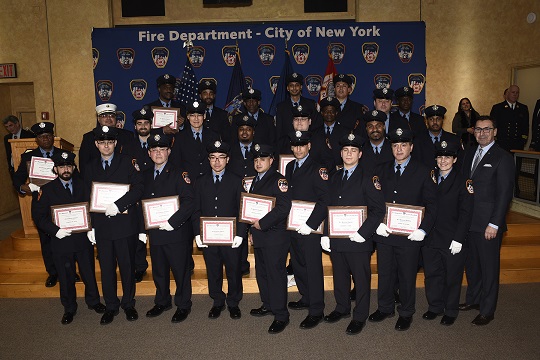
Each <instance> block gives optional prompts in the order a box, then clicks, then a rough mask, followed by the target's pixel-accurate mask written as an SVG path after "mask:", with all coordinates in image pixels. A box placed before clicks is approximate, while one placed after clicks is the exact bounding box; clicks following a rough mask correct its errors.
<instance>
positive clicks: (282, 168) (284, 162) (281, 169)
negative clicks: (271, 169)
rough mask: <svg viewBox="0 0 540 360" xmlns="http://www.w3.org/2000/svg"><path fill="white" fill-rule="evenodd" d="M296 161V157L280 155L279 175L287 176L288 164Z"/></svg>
mask: <svg viewBox="0 0 540 360" xmlns="http://www.w3.org/2000/svg"><path fill="white" fill-rule="evenodd" d="M293 160H294V155H279V173H280V174H281V175H285V168H286V167H287V164H288V163H290V162H291V161H293Z"/></svg>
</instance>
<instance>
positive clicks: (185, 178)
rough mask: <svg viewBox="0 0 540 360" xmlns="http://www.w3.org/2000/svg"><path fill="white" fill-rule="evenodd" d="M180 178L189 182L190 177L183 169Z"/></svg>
mask: <svg viewBox="0 0 540 360" xmlns="http://www.w3.org/2000/svg"><path fill="white" fill-rule="evenodd" d="M182 179H184V181H185V182H186V184H191V179H190V178H189V174H188V172H187V171H184V172H183V173H182Z"/></svg>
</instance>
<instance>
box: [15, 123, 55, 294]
mask: <svg viewBox="0 0 540 360" xmlns="http://www.w3.org/2000/svg"><path fill="white" fill-rule="evenodd" d="M31 130H32V132H33V133H34V134H35V135H36V143H37V145H38V147H37V148H35V149H33V150H27V152H25V153H24V154H22V155H21V162H20V164H19V167H18V168H17V171H16V172H15V173H14V174H13V178H12V179H13V186H14V187H15V190H17V192H18V193H19V194H20V195H21V196H25V195H31V196H32V206H34V203H35V201H36V200H37V194H38V192H39V190H40V187H39V186H38V185H35V184H33V183H31V182H30V183H28V184H27V183H26V180H27V179H28V164H29V163H30V162H31V160H32V157H43V158H51V157H52V156H53V155H54V154H55V153H58V152H60V151H61V150H60V149H59V148H57V147H55V146H54V124H53V123H51V122H47V121H45V122H40V123H38V124H34V125H32V129H31ZM51 171H52V170H51ZM37 230H38V235H39V241H40V243H41V255H42V257H43V262H44V263H45V270H47V273H48V274H49V276H48V277H47V280H46V281H45V286H46V287H53V286H55V285H56V282H57V281H58V272H57V270H56V266H55V264H54V258H53V255H52V249H51V238H50V236H49V235H48V234H47V233H46V232H44V231H43V230H41V229H40V228H39V227H38V228H37Z"/></svg>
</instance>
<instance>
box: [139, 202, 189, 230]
mask: <svg viewBox="0 0 540 360" xmlns="http://www.w3.org/2000/svg"><path fill="white" fill-rule="evenodd" d="M141 204H142V210H143V218H144V228H145V229H146V230H150V229H157V228H159V226H160V225H161V224H164V223H165V222H167V221H168V220H169V219H170V218H171V216H172V215H173V214H174V213H175V212H177V211H178V209H180V199H179V198H178V195H176V196H163V197H159V198H154V199H144V200H142V201H141Z"/></svg>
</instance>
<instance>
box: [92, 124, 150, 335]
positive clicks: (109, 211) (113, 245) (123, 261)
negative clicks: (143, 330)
mask: <svg viewBox="0 0 540 360" xmlns="http://www.w3.org/2000/svg"><path fill="white" fill-rule="evenodd" d="M119 130H121V129H117V128H113V127H108V126H98V127H96V128H95V129H94V131H93V133H94V138H95V141H94V146H95V147H97V149H98V151H99V153H100V156H99V158H96V159H94V160H92V162H90V163H88V167H87V170H86V171H85V172H84V182H85V186H86V190H87V193H88V194H90V193H91V189H92V186H93V183H94V182H105V183H114V184H121V185H129V190H128V191H127V192H126V193H125V194H124V195H123V196H122V197H120V198H119V199H118V200H116V201H115V202H113V203H110V204H104V205H106V206H105V212H104V213H101V212H99V213H98V212H92V213H91V215H92V227H93V229H92V230H91V231H89V232H88V234H87V235H88V239H89V240H90V242H92V243H96V245H97V249H98V253H99V265H100V268H101V283H102V289H103V299H104V300H105V306H106V307H107V311H105V313H104V314H103V316H102V317H101V324H102V325H106V324H109V323H111V322H112V321H113V320H114V317H115V316H116V315H118V313H119V307H120V306H121V307H122V309H124V312H125V314H126V319H127V320H128V321H135V320H137V319H138V317H139V316H138V314H137V310H135V249H136V243H137V241H139V240H140V241H146V234H142V233H138V230H139V221H140V218H139V215H138V211H137V206H138V205H137V203H138V201H139V200H140V198H141V196H142V194H143V188H144V185H143V179H142V176H141V174H140V173H139V171H138V169H137V168H136V167H135V165H134V162H133V159H132V158H131V156H128V155H124V154H121V153H117V152H116V151H115V147H116V144H117V141H116V138H117V135H118V131H119ZM132 139H133V137H132ZM117 265H118V268H119V270H120V277H121V280H122V292H123V295H122V301H120V300H119V299H118V297H117V278H116V266H117Z"/></svg>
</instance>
